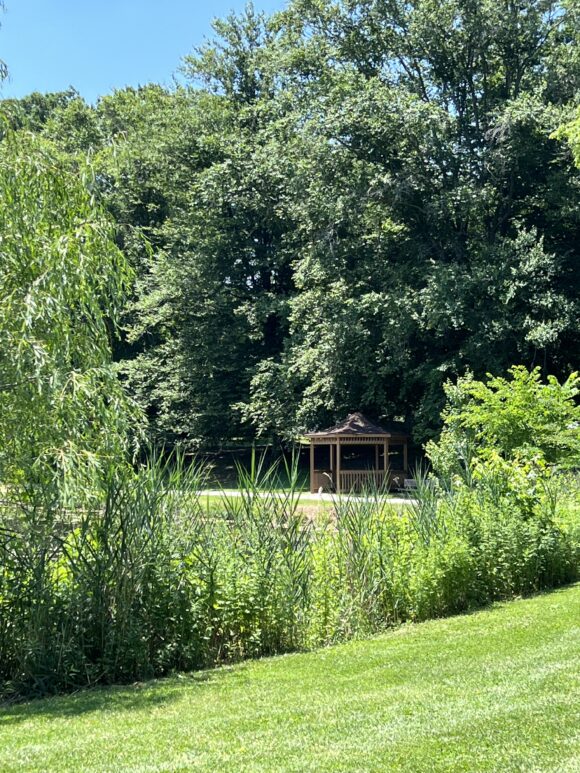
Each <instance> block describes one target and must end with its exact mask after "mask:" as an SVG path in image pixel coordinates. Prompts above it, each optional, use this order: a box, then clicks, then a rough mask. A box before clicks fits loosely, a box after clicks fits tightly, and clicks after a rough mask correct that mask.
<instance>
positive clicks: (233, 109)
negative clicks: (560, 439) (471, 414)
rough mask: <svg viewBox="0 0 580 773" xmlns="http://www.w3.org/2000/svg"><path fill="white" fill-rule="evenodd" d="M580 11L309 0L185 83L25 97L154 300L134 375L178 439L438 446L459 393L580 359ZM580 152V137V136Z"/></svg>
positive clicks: (145, 402) (239, 21)
mask: <svg viewBox="0 0 580 773" xmlns="http://www.w3.org/2000/svg"><path fill="white" fill-rule="evenodd" d="M579 29H580V9H579V7H578V5H577V3H575V2H564V0H562V1H561V2H550V0H521V2H519V3H513V2H511V0H421V2H418V1H417V0H411V1H410V2H402V0H357V1H356V2H355V1H354V0H353V1H352V2H347V1H346V0H342V1H340V2H328V0H317V1H316V2H315V1H314V0H293V1H292V2H290V4H289V6H288V8H287V10H285V11H284V12H282V13H280V14H277V15H274V16H273V17H271V18H266V17H264V16H262V15H259V14H256V13H255V12H254V11H253V10H252V9H251V8H248V10H247V11H246V12H245V13H244V14H242V15H240V16H230V17H229V18H227V19H225V20H222V21H218V22H216V24H215V31H216V37H215V39H214V40H213V41H211V42H209V43H208V44H207V45H205V46H204V47H202V48H201V49H200V50H198V51H197V52H195V53H194V54H193V55H192V56H190V57H187V58H186V59H185V61H184V63H183V68H182V85H180V86H177V87H175V88H172V89H165V88H163V87H161V86H158V85H149V86H146V87H143V88H140V89H126V90H122V91H116V92H114V93H113V94H111V95H109V96H105V97H103V98H102V99H100V100H99V102H98V103H97V104H96V105H95V106H90V105H87V104H86V103H85V102H84V101H83V100H82V98H81V97H80V96H79V95H78V94H77V93H76V92H74V91H72V90H71V91H69V92H65V93H61V94H48V95H39V94H34V95H31V96H30V97H27V98H25V99H22V100H18V101H15V100H4V102H3V105H2V110H3V112H4V113H5V114H6V115H7V116H8V117H9V122H10V124H11V126H12V127H13V128H16V129H17V130H18V131H24V130H30V131H32V132H34V133H36V134H40V135H42V136H43V138H44V140H45V141H46V142H47V143H52V145H53V147H54V149H55V153H60V154H61V155H63V156H66V157H69V158H70V161H71V162H72V163H74V162H75V159H76V158H77V157H78V158H80V157H83V158H84V157H85V156H86V155H87V154H90V156H91V163H92V168H93V170H94V178H93V179H92V180H91V182H90V186H91V190H92V192H93V193H94V195H95V196H96V197H97V198H98V199H99V200H100V201H101V202H102V203H103V204H104V206H105V207H106V208H107V209H108V211H109V212H110V213H111V214H112V216H113V218H114V220H115V222H116V224H117V229H118V230H117V239H118V246H119V247H120V248H121V250H122V252H123V253H124V254H125V256H126V257H127V258H128V260H129V262H130V264H131V265H132V267H133V269H134V271H135V275H136V281H135V286H134V293H133V297H132V299H131V301H130V304H129V306H128V308H127V309H126V314H125V333H124V338H123V340H122V342H121V343H120V344H119V343H117V344H116V359H117V360H118V362H119V363H120V366H121V371H122V373H123V377H124V378H125V380H126V383H127V385H128V387H129V389H130V391H131V393H132V394H133V395H134V396H135V397H136V398H137V400H138V402H139V403H140V404H141V405H142V407H143V408H144V410H145V413H146V415H147V417H148V419H149V424H150V429H151V433H152V435H153V436H154V437H155V439H157V440H162V441H164V442H173V441H175V440H185V441H187V442H188V443H190V444H191V445H194V446H198V445H203V444H205V445H209V444H214V443H216V442H218V441H221V440H223V439H225V438H251V437H255V436H256V435H263V436H265V437H268V438H271V437H278V438H282V439H289V438H292V437H295V436H296V435H297V434H299V433H300V432H302V431H303V430H305V429H306V428H313V427H317V426H323V425H326V424H330V423H331V422H332V421H333V420H335V419H338V418H341V417H343V416H344V415H345V414H346V413H347V412H349V411H351V410H354V409H359V410H362V411H364V412H365V413H367V414H369V415H370V416H373V417H376V418H378V419H381V418H385V417H387V418H391V419H392V418H397V417H400V418H403V419H405V420H406V421H408V422H409V424H411V425H412V426H413V428H414V434H415V438H416V440H417V441H419V442H424V441H425V440H427V439H429V438H430V437H431V436H432V435H433V433H434V432H435V431H436V430H437V428H438V426H439V422H440V419H439V414H440V410H441V408H442V403H443V399H444V394H443V389H442V385H443V383H444V382H445V381H446V379H447V378H449V377H455V376H457V375H460V374H463V373H465V372H466V370H468V369H469V370H471V371H473V373H474V374H475V376H476V377H480V376H483V375H484V374H485V373H487V372H492V373H495V374H501V373H503V372H505V371H506V370H507V368H508V367H509V366H510V365H512V364H513V363H522V364H525V365H526V366H528V367H535V366H540V368H541V369H542V370H543V373H544V375H546V374H547V373H551V374H555V375H556V376H558V377H564V376H566V375H568V373H569V372H570V371H571V370H573V369H575V368H577V366H578V354H579V351H580V330H579V319H580V293H579V288H580V272H579V271H578V257H579V256H578V251H579V248H578V245H579V243H580V241H579V237H580V210H579V208H578V193H579V185H580V177H579V174H578V170H577V168H576V167H575V165H574V159H573V155H572V151H571V149H570V147H569V144H568V141H567V138H566V136H564V134H563V133H560V134H558V135H556V136H554V132H555V130H557V128H558V127H560V126H563V125H566V124H568V123H569V122H571V121H572V120H573V118H574V116H575V110H576V109H577V105H578V95H579V94H580V48H579V46H578V35H579V33H578V30H579ZM569 135H570V139H572V140H573V139H574V136H576V139H577V134H576V135H574V134H573V132H569Z"/></svg>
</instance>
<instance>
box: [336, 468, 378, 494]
mask: <svg viewBox="0 0 580 773" xmlns="http://www.w3.org/2000/svg"><path fill="white" fill-rule="evenodd" d="M388 475H389V473H388V472H385V471H384V470H341V471H340V490H341V491H342V492H344V493H345V494H346V493H348V492H349V491H361V490H362V489H364V488H365V487H368V486H370V487H374V486H376V487H377V488H379V487H380V486H382V485H384V483H385V480H386V478H387V477H388Z"/></svg>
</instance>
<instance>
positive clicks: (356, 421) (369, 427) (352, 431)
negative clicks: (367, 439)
mask: <svg viewBox="0 0 580 773" xmlns="http://www.w3.org/2000/svg"><path fill="white" fill-rule="evenodd" d="M326 435H330V436H336V435H381V436H382V437H391V433H390V432H387V430H386V429H383V428H382V427H379V425H378V424H373V422H372V421H369V420H368V419H367V418H366V416H363V414H362V413H360V412H359V411H356V413H351V414H349V415H348V416H347V417H346V419H344V420H343V421H341V422H339V423H338V424H335V425H334V427H329V428H328V429H323V430H321V431H320V432H309V433H308V435H307V437H323V436H326Z"/></svg>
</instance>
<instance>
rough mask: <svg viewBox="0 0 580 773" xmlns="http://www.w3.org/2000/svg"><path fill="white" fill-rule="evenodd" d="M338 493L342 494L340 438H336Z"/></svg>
mask: <svg viewBox="0 0 580 773" xmlns="http://www.w3.org/2000/svg"><path fill="white" fill-rule="evenodd" d="M336 493H337V494H340V438H339V437H337V438H336Z"/></svg>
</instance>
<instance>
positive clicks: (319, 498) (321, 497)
mask: <svg viewBox="0 0 580 773" xmlns="http://www.w3.org/2000/svg"><path fill="white" fill-rule="evenodd" d="M276 493H279V494H283V493H284V492H283V491H279V492H276ZM200 496H204V497H205V496H208V497H221V496H226V497H241V496H242V492H241V491H239V490H238V489H226V490H225V491H219V490H218V489H206V490H204V491H200ZM258 496H261V497H267V496H270V494H269V493H268V492H267V491H264V492H258ZM340 498H342V499H354V500H356V501H357V502H363V501H364V499H365V497H359V496H352V495H351V494H341V495H338V494H310V493H308V492H302V493H301V494H300V501H301V502H309V503H310V502H334V500H335V499H340ZM381 499H382V497H381ZM385 501H386V502H388V503H389V504H390V505H408V504H411V503H412V502H413V501H414V500H412V499H410V498H409V497H385Z"/></svg>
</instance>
